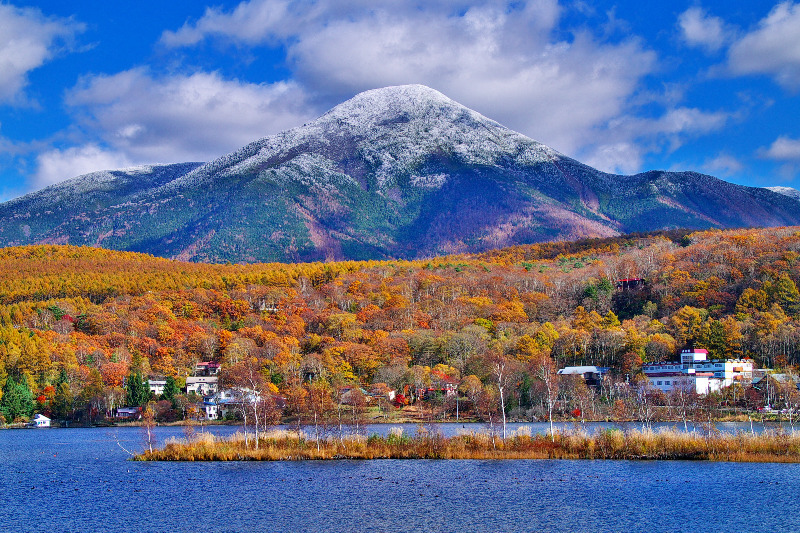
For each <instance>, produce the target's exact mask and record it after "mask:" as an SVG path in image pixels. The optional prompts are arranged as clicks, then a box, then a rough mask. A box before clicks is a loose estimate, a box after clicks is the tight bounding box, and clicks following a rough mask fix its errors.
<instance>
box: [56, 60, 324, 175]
mask: <svg viewBox="0 0 800 533" xmlns="http://www.w3.org/2000/svg"><path fill="white" fill-rule="evenodd" d="M305 99H306V96H305V93H304V92H303V90H302V89H300V88H299V87H298V86H297V85H296V84H294V83H290V82H279V83H274V84H250V83H244V82H240V81H236V80H225V79H223V78H222V77H221V76H220V75H219V74H217V73H196V74H193V75H191V76H173V77H164V78H157V77H154V76H152V75H151V74H150V73H149V72H148V71H147V70H146V69H133V70H128V71H125V72H120V73H118V74H115V75H111V76H93V77H87V78H85V79H83V80H82V81H81V82H80V83H79V84H78V85H77V86H76V87H75V88H73V89H72V91H70V93H69V94H68V96H67V104H68V105H69V106H71V108H72V109H73V111H74V113H75V114H76V115H77V117H78V122H79V123H80V124H82V125H83V126H84V128H85V129H86V130H87V131H91V132H93V134H95V135H97V136H98V137H99V139H98V141H101V142H102V143H103V144H105V145H106V146H108V147H110V149H111V150H112V151H113V152H115V153H119V154H123V155H124V156H125V158H127V159H128V160H129V161H132V162H134V163H136V164H140V163H156V162H165V163H174V162H181V161H208V160H209V159H211V158H214V157H218V156H221V155H223V154H225V153H227V152H229V151H232V150H235V149H237V148H240V147H242V146H244V145H245V144H247V143H249V142H252V141H254V140H256V139H259V138H261V137H264V136H266V135H268V134H271V133H276V132H278V131H282V130H284V129H287V128H290V127H293V126H297V125H298V124H301V123H303V121H306V120H308V119H309V118H310V117H311V116H312V115H311V114H310V113H309V111H308V106H307V104H306V102H305Z"/></svg>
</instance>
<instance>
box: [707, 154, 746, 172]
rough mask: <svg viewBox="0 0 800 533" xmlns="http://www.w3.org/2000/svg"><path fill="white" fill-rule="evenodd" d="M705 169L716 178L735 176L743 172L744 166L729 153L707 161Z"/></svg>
mask: <svg viewBox="0 0 800 533" xmlns="http://www.w3.org/2000/svg"><path fill="white" fill-rule="evenodd" d="M703 168H704V169H705V171H706V172H709V173H710V174H713V175H715V176H719V175H722V176H733V175H735V174H738V173H739V172H741V171H742V170H743V169H744V165H743V164H742V162H741V161H739V159H737V158H736V157H734V156H732V155H730V154H727V153H721V154H719V155H717V156H716V157H714V158H713V159H710V160H708V161H706V162H705V164H704V165H703Z"/></svg>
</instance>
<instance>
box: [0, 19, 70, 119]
mask: <svg viewBox="0 0 800 533" xmlns="http://www.w3.org/2000/svg"><path fill="white" fill-rule="evenodd" d="M83 28H84V26H83V25H82V24H79V23H77V22H75V21H73V20H71V19H60V18H53V17H46V16H44V15H43V14H42V12H41V11H39V10H38V9H34V8H18V7H14V6H11V5H8V4H0V103H12V104H19V103H24V102H25V100H26V98H25V96H24V94H23V90H24V88H25V87H26V85H27V83H28V73H29V72H30V71H32V70H34V69H36V68H38V67H40V66H42V65H43V64H44V63H45V62H46V61H48V60H49V59H51V58H52V57H53V56H54V54H56V53H57V52H58V50H59V47H61V46H63V45H64V44H65V43H68V42H69V41H70V40H71V39H72V38H73V37H74V36H75V34H76V33H79V32H81V31H83Z"/></svg>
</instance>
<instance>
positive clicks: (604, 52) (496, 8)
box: [162, 0, 656, 153]
mask: <svg viewBox="0 0 800 533" xmlns="http://www.w3.org/2000/svg"><path fill="white" fill-rule="evenodd" d="M561 11H562V8H561V7H560V6H559V4H558V2H557V0H535V1H530V2H526V3H520V2H506V1H499V0H486V1H483V2H479V3H477V4H476V3H475V2H469V3H468V2H463V1H462V2H459V1H446V0H440V1H430V2H426V3H421V4H416V3H413V4H412V3H409V2H403V1H400V0H387V1H385V2H381V3H375V2H367V1H366V0H356V1H353V2H347V3H341V2H334V1H333V0H319V1H316V2H310V1H298V2H288V1H281V0H263V1H258V0H251V1H249V2H243V3H241V4H239V6H238V7H237V8H235V9H234V10H233V11H230V12H224V11H221V10H217V9H210V10H207V11H206V13H205V15H204V16H203V17H202V18H201V19H200V20H198V21H196V22H195V23H190V24H187V25H185V26H184V27H182V28H180V29H179V30H177V31H175V32H165V33H164V35H163V36H162V44H164V45H166V46H187V45H193V44H196V43H198V42H200V41H201V40H203V39H206V38H216V39H219V38H222V39H224V40H229V41H232V42H237V43H239V44H243V45H252V44H259V43H271V44H273V45H274V44H280V45H282V46H284V47H286V50H287V54H288V63H289V66H290V68H291V69H292V70H293V75H294V79H296V80H297V81H298V83H300V84H302V85H303V87H305V88H306V89H307V90H308V91H309V93H312V94H315V95H318V96H319V101H322V102H324V104H326V105H331V104H334V103H337V102H339V101H341V100H343V99H344V98H347V97H349V96H351V95H353V94H355V93H356V92H359V91H361V90H365V89H371V88H375V87H382V86H387V85H397V84H405V83H423V84H425V85H429V86H431V87H433V88H435V89H438V90H440V91H442V92H443V93H445V94H447V95H448V96H450V97H451V98H453V99H455V100H457V101H459V102H461V103H463V104H465V105H467V106H469V107H471V108H473V109H476V110H477V111H480V112H481V113H483V114H485V115H487V116H489V117H491V118H494V119H495V120H498V121H499V122H501V123H503V124H505V125H507V126H509V127H511V128H514V129H516V130H519V131H521V132H523V133H525V134H527V135H530V136H532V137H534V138H536V139H538V140H540V141H542V142H545V143H547V144H550V145H552V146H553V147H555V148H556V149H559V150H561V151H562V152H565V153H575V152H578V151H580V149H581V148H582V147H584V146H585V145H586V144H587V143H592V142H594V141H596V140H597V136H598V135H600V133H598V132H599V130H602V129H603V128H604V125H605V124H606V123H607V122H608V121H609V120H611V119H613V118H615V117H617V116H619V115H620V114H622V113H623V112H624V110H625V109H626V107H627V105H628V100H629V99H630V97H631V95H632V94H633V93H634V92H635V91H636V90H637V89H638V88H639V86H640V83H641V80H642V78H643V77H644V76H646V75H647V74H649V73H650V72H652V71H653V69H654V67H655V63H656V56H655V53H653V52H652V51H649V50H647V49H645V47H644V46H643V45H642V44H641V42H639V41H638V40H636V39H632V38H631V39H626V40H623V41H622V42H615V43H609V42H601V41H599V40H598V38H596V37H595V36H593V35H590V34H588V33H580V32H578V33H577V34H574V35H573V36H572V37H570V38H561V37H557V36H556V34H558V33H559V31H560V30H562V29H563V28H560V27H559V23H560V16H561Z"/></svg>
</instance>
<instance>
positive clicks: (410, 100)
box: [0, 85, 800, 263]
mask: <svg viewBox="0 0 800 533" xmlns="http://www.w3.org/2000/svg"><path fill="white" fill-rule="evenodd" d="M793 224H800V209H798V204H797V201H796V200H794V199H792V198H789V197H787V196H785V195H782V194H777V193H775V192H772V191H769V190H766V189H757V188H748V187H742V186H738V185H734V184H731V183H727V182H724V181H721V180H718V179H716V178H713V177H711V176H706V175H702V174H697V173H692V172H684V173H672V172H659V171H653V172H647V173H643V174H637V175H634V176H618V175H610V174H606V173H603V172H600V171H598V170H595V169H593V168H591V167H588V166H586V165H583V164H581V163H579V162H578V161H575V160H573V159H570V158H568V157H566V156H564V155H562V154H559V153H558V152H556V151H555V150H553V149H551V148H549V147H547V146H545V145H543V144H541V143H538V142H536V141H534V140H532V139H529V138H527V137H525V136H523V135H520V134H519V133H516V132H514V131H511V130H509V129H507V128H505V127H503V126H501V125H500V124H497V123H496V122H494V121H492V120H490V119H488V118H486V117H484V116H482V115H480V114H478V113H476V112H475V111H472V110H470V109H468V108H466V107H464V106H462V105H460V104H458V103H456V102H454V101H452V100H450V99H448V98H447V97H445V96H444V95H442V94H441V93H438V92H436V91H434V90H432V89H429V88H427V87H424V86H419V85H411V86H400V87H388V88H384V89H377V90H373V91H367V92H365V93H361V94H359V95H357V96H355V97H354V98H352V99H351V100H348V101H347V102H344V103H342V104H340V105H339V106H336V107H335V108H333V109H332V110H330V111H329V112H328V113H326V114H324V115H322V116H321V117H319V118H318V119H317V120H315V121H313V122H311V123H309V124H306V125H304V126H301V127H298V128H295V129H292V130H289V131H286V132H283V133H280V134H278V135H273V136H270V137H266V138H264V139H261V140H259V141H256V142H254V143H252V144H250V145H248V146H246V147H244V148H242V149H240V150H238V151H237V152H234V153H232V154H229V155H226V156H224V157H222V158H220V159H218V160H216V161H212V162H209V163H206V164H202V165H201V164H197V163H186V164H183V165H166V166H151V167H143V168H137V169H129V170H123V171H109V172H102V173H95V174H91V175H88V176H83V177H78V178H75V179H73V180H70V181H68V182H64V183H62V184H58V185H55V186H52V187H49V188H47V189H44V190H42V191H39V192H36V193H32V194H29V195H27V196H24V197H22V198H18V199H15V200H12V201H9V202H6V203H4V204H2V205H0V245H4V246H15V245H25V244H38V243H60V244H74V245H90V246H101V247H105V248H109V249H117V250H129V251H137V252H145V253H149V254H153V255H157V256H161V257H168V258H176V259H181V260H191V261H206V262H224V261H232V262H248V263H252V262H263V261H289V262H292V261H314V260H330V259H336V260H340V259H388V258H405V259H414V258H423V257H430V256H435V255H442V254H447V253H472V252H481V251H485V250H490V249H495V248H500V247H503V246H509V245H516V244H528V243H535V242H544V241H555V240H569V239H577V238H584V237H610V236H614V235H619V234H621V233H630V232H636V231H653V230H659V229H670V228H681V227H687V228H714V227H717V228H730V227H759V226H781V225H793Z"/></svg>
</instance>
